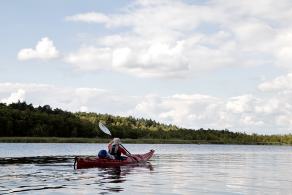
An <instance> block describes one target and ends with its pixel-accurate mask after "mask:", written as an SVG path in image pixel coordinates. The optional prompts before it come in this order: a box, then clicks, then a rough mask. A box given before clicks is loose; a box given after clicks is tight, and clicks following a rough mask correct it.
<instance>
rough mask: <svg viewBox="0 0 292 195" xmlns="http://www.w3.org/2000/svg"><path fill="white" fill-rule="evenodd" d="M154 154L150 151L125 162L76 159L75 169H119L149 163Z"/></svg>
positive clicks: (129, 158)
mask: <svg viewBox="0 0 292 195" xmlns="http://www.w3.org/2000/svg"><path fill="white" fill-rule="evenodd" d="M153 154H154V150H150V151H149V152H147V153H145V154H133V155H132V156H133V157H127V158H126V159H125V160H113V159H102V158H98V157H96V156H91V157H90V156H88V157H75V163H74V167H75V168H77V169H85V168H92V167H117V166H123V165H128V164H138V163H143V162H146V161H148V160H149V159H150V158H151V157H152V156H153Z"/></svg>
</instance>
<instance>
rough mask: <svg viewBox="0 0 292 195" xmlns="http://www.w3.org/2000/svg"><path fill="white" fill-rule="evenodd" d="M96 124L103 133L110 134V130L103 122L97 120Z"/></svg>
mask: <svg viewBox="0 0 292 195" xmlns="http://www.w3.org/2000/svg"><path fill="white" fill-rule="evenodd" d="M98 126H99V128H100V130H102V131H103V132H104V133H106V134H108V135H110V136H111V135H112V134H111V132H110V130H109V129H108V128H107V127H106V126H105V125H104V124H102V123H101V122H99V124H98Z"/></svg>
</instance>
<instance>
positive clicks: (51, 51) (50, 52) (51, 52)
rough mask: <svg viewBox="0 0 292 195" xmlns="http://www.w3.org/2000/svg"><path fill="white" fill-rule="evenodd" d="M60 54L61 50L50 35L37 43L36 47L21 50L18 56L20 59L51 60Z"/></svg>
mask: <svg viewBox="0 0 292 195" xmlns="http://www.w3.org/2000/svg"><path fill="white" fill-rule="evenodd" d="M59 55H60V54H59V51H58V50H57V49H56V47H55V46H54V43H53V41H52V40H50V39H49V38H48V37H44V38H42V39H41V40H40V41H39V42H38V43H37V45H36V46H35V48H34V49H32V48H25V49H22V50H20V51H19V52H18V54H17V57H18V59H19V60H31V59H41V60H49V59H54V58H58V57H59Z"/></svg>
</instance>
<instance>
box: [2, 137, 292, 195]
mask: <svg viewBox="0 0 292 195" xmlns="http://www.w3.org/2000/svg"><path fill="white" fill-rule="evenodd" d="M124 145H125V146H126V148H127V149H128V150H129V151H131V152H132V153H144V152H147V151H149V150H150V149H155V151H156V154H155V156H154V157H153V158H152V159H151V160H150V161H149V163H146V164H141V165H137V166H122V167H118V168H92V169H81V170H74V169H73V162H74V160H73V159H74V156H76V155H77V156H78V155H96V154H97V153H98V151H99V150H100V149H103V148H106V144H47V143H46V144H32V143H26V144H15V143H13V144H12V143H0V194H165V195H166V194H167V195H169V194H292V147H291V146H249V145H192V144H189V145H188V144H163V145H162V144H124Z"/></svg>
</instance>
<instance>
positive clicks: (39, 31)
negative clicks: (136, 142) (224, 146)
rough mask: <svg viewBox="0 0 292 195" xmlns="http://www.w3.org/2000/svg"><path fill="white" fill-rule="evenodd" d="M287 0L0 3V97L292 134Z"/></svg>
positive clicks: (290, 7) (291, 34) (290, 5)
mask: <svg viewBox="0 0 292 195" xmlns="http://www.w3.org/2000/svg"><path fill="white" fill-rule="evenodd" d="M291 18H292V1H290V0H278V1H277V3H275V1H273V0H245V1H241V0H232V1H231V0H205V1H202V0H136V1H132V0H119V1H116V0H107V1H102V0H94V1H93V0H87V1H81V0H76V1H69V0H51V1H37V0H26V1H17V0H9V1H8V0H7V1H1V2H0V24H1V28H0V102H2V103H7V104H10V103H12V102H17V101H19V100H20V101H26V102H27V103H32V104H33V105H34V106H38V105H50V106H51V107H53V108H61V109H64V110H67V111H73V112H78V111H82V112H97V113H108V114H113V115H120V116H130V115H131V116H134V117H136V118H141V117H143V118H147V119H153V120H156V121H158V122H161V123H166V124H174V125H177V126H179V127H184V128H191V129H199V128H204V129H209V128H210V129H220V130H221V129H229V130H230V131H234V132H245V133H258V134H289V133H292V72H291V70H292V64H291V63H292V23H291Z"/></svg>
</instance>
